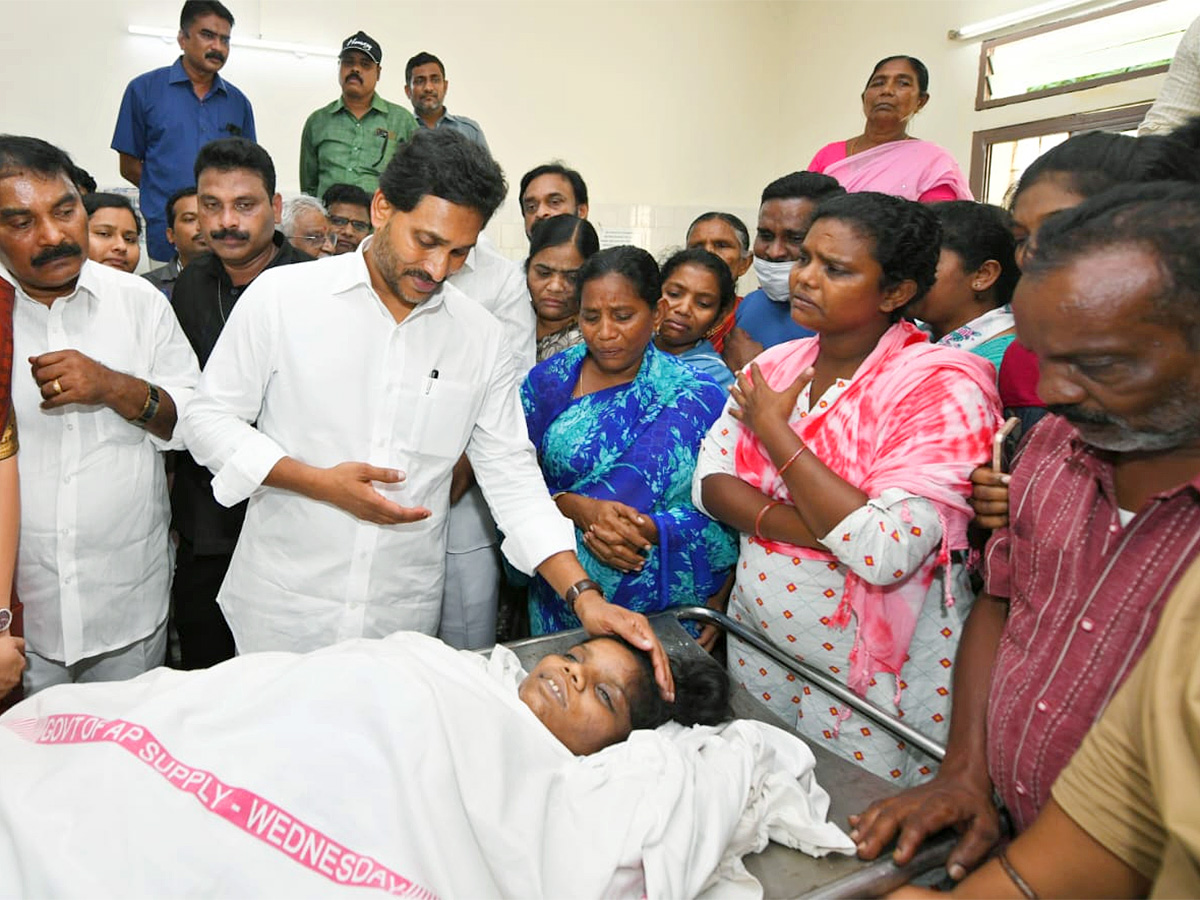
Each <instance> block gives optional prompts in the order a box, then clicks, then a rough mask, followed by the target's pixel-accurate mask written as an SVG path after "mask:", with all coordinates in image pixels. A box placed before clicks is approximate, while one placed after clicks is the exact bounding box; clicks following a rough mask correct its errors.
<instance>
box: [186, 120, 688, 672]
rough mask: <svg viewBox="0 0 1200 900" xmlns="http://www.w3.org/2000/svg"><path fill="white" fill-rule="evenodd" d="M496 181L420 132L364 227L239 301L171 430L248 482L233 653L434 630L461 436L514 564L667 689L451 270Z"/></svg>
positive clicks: (658, 654) (490, 334)
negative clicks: (564, 509) (557, 488)
mask: <svg viewBox="0 0 1200 900" xmlns="http://www.w3.org/2000/svg"><path fill="white" fill-rule="evenodd" d="M200 191H201V196H203V195H204V192H205V188H204V186H203V181H201V188H200ZM505 191H506V185H505V183H504V175H503V173H502V172H501V170H500V167H499V166H498V165H497V164H496V162H495V161H494V160H493V159H492V158H491V156H490V155H489V154H488V153H487V152H486V151H484V150H482V149H481V148H479V147H477V146H475V145H474V144H472V143H471V142H470V141H468V140H466V139H465V138H463V137H462V136H461V135H457V134H454V133H453V132H449V131H435V132H427V131H421V132H418V133H417V134H415V135H414V136H413V139H412V140H411V141H408V142H407V143H405V144H404V145H402V146H401V147H400V149H399V150H397V151H396V155H395V156H394V157H393V158H392V161H391V163H389V164H388V167H387V169H386V170H385V171H384V173H383V177H382V178H381V179H380V186H379V191H377V192H376V194H375V196H374V197H373V198H372V200H371V220H372V222H373V223H374V225H375V234H374V235H372V236H371V237H369V238H367V239H366V240H364V241H363V242H362V243H361V244H360V245H359V247H358V249H357V250H356V251H355V252H354V253H344V254H342V255H341V256H333V257H330V258H328V259H323V260H321V261H319V262H316V263H313V264H312V265H306V266H288V267H285V268H281V269H275V270H273V271H271V272H267V273H265V274H264V275H263V276H262V277H261V278H259V280H258V281H257V282H255V283H254V284H253V285H252V286H251V287H250V289H249V290H248V291H246V293H245V294H244V295H243V296H242V298H241V299H240V300H239V301H238V309H237V312H236V313H235V314H234V315H233V316H232V318H230V320H229V324H228V327H227V328H226V329H225V331H224V333H223V334H222V335H221V339H220V340H219V341H218V342H217V345H216V347H215V348H214V349H213V352H212V356H211V357H209V360H208V363H207V365H206V366H205V367H204V374H203V375H202V376H201V384H200V387H199V391H198V393H197V397H196V400H195V401H194V409H190V410H189V417H188V418H187V420H186V421H185V424H184V432H185V435H186V438H185V439H186V441H187V444H188V447H189V448H190V449H191V452H192V453H193V454H194V455H195V457H196V459H197V460H199V461H200V462H201V463H203V464H205V465H207V466H208V467H209V468H210V469H212V471H213V473H214V478H213V482H212V487H213V494H214V496H215V497H216V498H217V500H218V501H219V502H220V503H223V504H225V505H229V506H232V505H234V504H236V503H240V502H241V501H243V500H246V499H249V500H250V504H249V507H248V509H247V511H246V524H245V528H244V529H243V530H242V535H241V538H240V539H239V541H238V545H237V549H236V550H235V551H234V554H233V561H232V563H231V564H230V567H229V574H228V575H227V576H226V578H225V581H224V583H223V584H222V585H221V592H220V595H219V600H220V604H221V609H222V611H224V613H225V614H226V617H227V618H228V620H229V624H230V626H231V627H232V629H233V634H234V636H235V638H236V639H237V647H238V651H239V652H255V651H259V650H291V651H297V652H303V651H307V650H312V649H316V648H318V647H323V646H327V645H330V644H334V643H336V642H338V641H341V640H346V639H349V638H359V637H383V636H384V635H387V634H391V633H392V632H394V631H398V630H415V631H423V632H425V633H427V634H432V633H433V632H434V631H436V629H437V627H438V619H439V617H440V615H441V610H442V584H443V576H444V572H445V556H446V523H447V513H448V508H449V506H450V481H451V475H452V471H453V468H454V464H455V461H456V460H458V458H459V457H460V456H461V455H462V453H463V452H464V451H466V454H467V456H468V458H469V459H470V462H471V464H472V465H473V466H474V470H475V475H476V477H477V478H478V481H479V484H480V486H481V487H482V489H483V494H484V496H485V497H486V498H487V503H488V505H489V507H490V508H491V510H492V512H493V513H494V515H495V518H496V522H497V524H498V525H499V526H500V529H501V530H502V531H503V532H504V534H505V541H504V551H505V553H506V554H507V555H508V557H509V559H510V560H512V562H513V564H514V565H516V566H518V567H520V568H522V569H524V570H525V571H526V572H529V571H532V570H534V569H536V570H537V571H538V572H540V573H541V574H542V575H543V576H544V577H545V578H546V580H547V581H548V582H549V583H550V584H552V585H553V586H554V587H555V589H556V590H558V591H559V592H560V593H561V594H562V595H563V596H564V599H565V600H566V601H567V604H568V605H569V606H571V607H572V608H574V609H575V611H576V614H577V615H578V616H579V618H580V619H581V620H582V622H583V623H584V625H585V627H587V628H588V630H589V631H591V632H592V633H613V632H616V633H618V634H620V635H622V636H623V637H625V638H626V639H628V640H629V641H631V642H632V643H634V644H636V645H637V646H640V647H642V648H644V649H647V650H653V652H654V655H655V661H656V662H655V669H656V672H657V673H658V675H659V681H660V684H661V685H662V686H663V688H664V690H666V691H667V692H668V693H669V690H670V675H669V673H668V671H667V669H666V659H665V655H664V654H663V653H662V648H661V645H659V644H658V643H657V642H656V641H655V639H654V637H653V635H652V632H651V630H650V627H649V623H648V622H647V621H646V619H645V618H644V617H642V616H640V615H638V614H636V613H633V612H631V611H629V610H627V609H623V608H621V607H617V606H613V605H612V604H610V603H608V602H607V601H606V600H605V599H604V595H603V594H602V593H601V591H600V589H599V586H598V585H596V584H595V583H594V582H592V581H590V580H588V579H587V576H586V573H585V572H584V570H583V567H582V566H581V565H580V563H579V560H578V559H577V558H576V556H575V551H574V546H575V544H574V540H575V539H574V532H573V529H572V526H571V523H570V522H569V521H567V520H566V519H564V518H563V517H562V515H561V514H560V513H559V512H558V509H557V507H556V506H555V505H554V502H553V501H552V500H551V499H550V495H549V493H548V492H547V490H546V483H545V480H544V479H543V478H542V474H541V470H540V469H539V468H538V464H537V456H536V454H535V452H534V449H533V445H532V444H530V443H529V438H528V436H527V434H526V429H525V425H524V415H523V414H522V412H521V405H520V400H519V398H518V395H517V390H516V386H517V377H516V369H515V366H514V363H513V359H512V351H511V349H510V348H509V347H508V345H507V342H506V340H505V338H504V333H503V330H502V327H501V325H500V323H499V322H497V321H496V319H495V318H493V317H492V316H491V315H490V314H489V313H488V312H487V311H485V310H484V309H483V307H481V306H480V305H479V304H478V303H476V302H475V301H473V300H471V299H470V298H469V297H467V295H465V294H464V293H463V292H462V291H460V290H458V289H457V288H456V287H454V286H453V285H452V284H449V283H447V279H448V278H449V276H451V275H453V274H454V273H455V272H456V271H458V270H459V269H461V268H462V266H463V265H464V263H465V262H466V259H467V257H468V255H469V254H470V252H471V249H472V247H474V246H475V243H476V241H477V240H478V239H479V233H480V231H481V230H482V229H483V227H484V226H485V225H486V224H487V221H488V219H489V218H490V217H491V216H492V214H493V213H494V212H495V210H496V208H497V207H498V206H499V205H500V203H501V201H502V200H503V199H504V195H505ZM210 246H213V247H217V246H219V241H216V240H213V241H210ZM176 290H177V291H178V288H177V289H176Z"/></svg>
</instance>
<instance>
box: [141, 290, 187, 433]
mask: <svg viewBox="0 0 1200 900" xmlns="http://www.w3.org/2000/svg"><path fill="white" fill-rule="evenodd" d="M154 294H155V297H154V311H153V316H154V318H153V323H154V324H153V332H152V334H151V342H152V344H153V346H152V350H151V357H150V371H148V372H147V373H146V374H145V378H146V380H147V381H149V382H151V383H152V384H155V385H157V386H158V387H159V388H160V389H161V390H164V391H166V392H167V393H168V394H169V395H170V396H171V400H172V401H174V403H175V412H176V416H177V418H176V424H175V431H174V432H173V433H172V435H171V439H170V440H166V441H164V440H163V439H162V438H159V437H156V436H155V435H154V434H152V433H151V432H150V431H147V432H146V436H147V437H149V438H150V442H151V443H152V444H154V446H155V447H157V448H158V449H159V450H182V449H183V439H182V437H181V436H180V428H179V422H180V421H182V419H183V412H184V410H185V409H187V407H188V404H190V403H191V400H192V395H193V394H194V393H195V390H196V382H197V381H198V380H199V378H200V364H199V363H198V362H196V354H195V352H194V351H193V350H192V345H191V344H190V343H189V342H188V339H187V335H185V334H184V333H183V328H182V327H181V326H180V324H179V319H177V318H176V317H175V311H174V310H173V309H171V305H170V304H169V303H168V302H167V298H166V297H164V296H163V295H162V294H161V293H160V292H159V291H158V290H154Z"/></svg>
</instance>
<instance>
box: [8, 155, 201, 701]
mask: <svg viewBox="0 0 1200 900" xmlns="http://www.w3.org/2000/svg"><path fill="white" fill-rule="evenodd" d="M72 169H73V167H72V164H71V160H70V158H69V157H68V156H67V155H66V154H65V153H63V151H61V150H59V149H58V148H57V147H54V146H52V145H50V144H47V143H46V142H45V141H42V140H38V139H36V138H28V137H14V136H12V135H0V264H3V266H4V267H5V269H7V271H8V273H9V274H10V275H11V278H9V279H8V280H10V281H12V283H13V284H15V285H16V287H17V290H16V297H15V303H14V307H13V351H14V358H15V360H16V366H15V367H14V372H13V376H14V377H13V410H14V413H15V415H16V418H17V420H18V422H19V423H20V425H19V427H20V433H21V443H22V445H23V447H22V449H23V452H22V453H21V454H20V455H19V475H20V482H21V536H20V542H19V545H18V559H17V577H16V588H17V593H18V595H19V596H20V598H21V600H22V601H23V603H24V604H25V640H26V651H27V660H28V666H27V668H26V670H25V675H24V683H25V690H26V693H33V692H35V691H38V690H41V689H42V688H44V687H48V686H50V685H53V684H61V683H66V682H78V681H115V680H120V679H125V678H132V677H134V676H135V675H140V674H141V673H142V672H145V671H147V670H149V669H152V668H154V667H155V666H158V665H161V664H162V662H163V658H164V655H165V652H166V620H167V596H168V592H169V590H170V583H171V556H170V548H169V542H168V536H167V528H168V522H169V520H170V511H169V508H168V503H167V484H166V474H165V471H164V466H163V460H162V456H161V452H162V451H163V450H166V449H179V448H181V447H182V444H181V443H179V442H178V440H176V428H175V425H176V419H177V415H178V413H179V412H181V411H182V410H183V408H184V406H185V405H186V403H187V401H188V399H189V398H190V396H191V394H192V390H193V388H194V386H195V383H196V379H197V378H198V377H199V367H198V366H197V364H196V357H195V354H194V353H192V348H191V347H190V346H189V345H188V342H187V338H186V337H184V334H183V331H182V330H181V329H180V327H179V322H178V321H177V320H176V318H175V314H174V313H173V312H172V311H171V307H170V305H169V304H168V303H167V299H166V297H164V296H163V295H162V294H161V293H160V292H159V291H158V289H157V288H155V287H154V286H153V285H152V284H150V283H149V282H148V281H145V280H144V279H142V278H138V277H137V276H135V275H130V274H128V273H126V272H121V271H117V270H115V269H112V268H109V267H107V266H101V265H98V264H97V263H94V262H91V261H89V260H88V258H87V246H88V231H87V213H86V212H85V211H84V208H83V203H82V201H81V199H80V196H79V191H78V189H77V188H76V186H75V184H74V182H73V180H72ZM26 365H27V366H29V368H28V369H25V368H24V367H25V366H26ZM21 369H24V372H23V373H22V371H21ZM5 590H7V587H6V588H5Z"/></svg>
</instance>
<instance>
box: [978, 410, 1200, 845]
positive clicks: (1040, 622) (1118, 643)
mask: <svg viewBox="0 0 1200 900" xmlns="http://www.w3.org/2000/svg"><path fill="white" fill-rule="evenodd" d="M1009 504H1010V510H1011V516H1010V524H1009V526H1008V527H1007V528H1004V529H1001V530H999V531H997V532H996V534H995V535H994V536H993V538H992V540H991V542H990V543H989V544H988V548H987V555H986V562H985V566H986V582H985V586H986V590H987V591H988V593H990V594H992V595H993V596H996V597H1000V598H1007V599H1008V601H1009V614H1008V621H1007V624H1006V625H1005V627H1004V633H1003V634H1002V636H1001V638H1000V646H999V648H998V650H997V653H996V661H995V663H994V665H993V668H992V682H991V692H990V697H989V700H988V721H987V734H988V750H987V752H988V768H989V770H990V773H991V776H992V781H993V783H994V784H995V786H996V789H997V791H998V792H999V793H1000V796H1001V797H1002V798H1003V800H1004V804H1005V806H1007V808H1008V810H1009V812H1010V813H1011V814H1012V816H1013V820H1014V822H1015V823H1016V826H1017V829H1018V830H1023V829H1025V828H1027V827H1028V826H1029V825H1030V824H1031V823H1032V822H1033V820H1034V819H1035V818H1036V817H1037V813H1038V811H1039V810H1040V809H1041V808H1042V806H1044V805H1045V803H1046V801H1047V800H1048V799H1049V798H1050V788H1051V786H1052V785H1053V784H1054V780H1055V778H1056V777H1057V776H1058V773H1059V772H1060V771H1061V770H1062V768H1063V767H1064V766H1065V765H1066V763H1067V761H1068V760H1069V759H1070V758H1071V755H1072V754H1073V753H1074V752H1075V750H1076V748H1077V747H1078V746H1079V744H1080V742H1081V741H1082V740H1083V736H1084V734H1085V733H1086V732H1087V730H1088V728H1090V727H1091V725H1092V722H1093V721H1095V719H1096V718H1097V717H1098V716H1099V715H1100V713H1101V712H1102V711H1103V709H1104V707H1105V706H1106V705H1107V704H1108V702H1109V700H1110V699H1111V698H1112V695H1113V694H1114V693H1115V692H1116V690H1117V688H1118V687H1120V685H1121V683H1122V682H1123V681H1124V680H1125V677H1126V675H1128V674H1129V671H1130V670H1131V669H1132V667H1133V665H1134V664H1135V663H1136V662H1137V660H1138V658H1139V657H1140V656H1141V654H1142V651H1143V650H1144V649H1145V648H1146V645H1147V643H1148V642H1149V640H1150V638H1151V636H1152V635H1153V634H1154V628H1155V626H1156V624H1157V623H1158V616H1159V613H1160V612H1161V611H1162V607H1163V604H1164V603H1165V602H1166V598H1167V595H1168V594H1170V592H1171V589H1172V587H1174V585H1175V583H1176V582H1177V581H1178V580H1179V578H1180V577H1181V576H1182V575H1183V573H1184V571H1186V569H1187V567H1188V563H1189V562H1190V561H1191V560H1192V559H1194V558H1195V557H1196V556H1197V554H1198V553H1200V476H1198V477H1197V478H1195V479H1193V480H1192V481H1191V482H1188V483H1185V484H1180V485H1178V486H1176V487H1175V488H1172V489H1171V490H1169V491H1164V492H1162V493H1160V494H1157V495H1155V496H1154V497H1152V498H1151V499H1150V500H1148V501H1147V502H1146V504H1145V505H1144V506H1143V507H1142V508H1141V509H1140V510H1137V511H1136V515H1134V516H1133V517H1132V519H1127V524H1124V525H1122V516H1121V510H1120V509H1119V507H1118V505H1117V499H1116V488H1115V485H1114V481H1113V465H1112V462H1111V459H1110V457H1109V456H1108V455H1107V454H1104V453H1102V452H1100V451H1097V450H1096V449H1094V448H1092V447H1090V446H1088V445H1087V444H1085V443H1083V441H1082V440H1081V439H1080V437H1079V433H1078V432H1077V431H1076V430H1075V428H1074V427H1073V426H1072V425H1071V424H1070V423H1068V422H1067V421H1066V420H1064V419H1061V418H1059V417H1057V416H1048V417H1046V419H1045V421H1044V422H1043V423H1042V424H1040V425H1039V426H1038V427H1037V428H1036V429H1034V430H1033V431H1032V432H1030V435H1029V438H1028V440H1027V441H1026V443H1025V445H1024V447H1023V448H1022V449H1021V452H1020V453H1019V454H1018V456H1017V459H1016V462H1015V464H1014V467H1013V473H1012V483H1011V484H1010V486H1009Z"/></svg>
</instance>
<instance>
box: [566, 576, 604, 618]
mask: <svg viewBox="0 0 1200 900" xmlns="http://www.w3.org/2000/svg"><path fill="white" fill-rule="evenodd" d="M584 591H595V592H596V593H597V594H599V595H600V596H601V597H603V596H604V588H602V587H600V585H598V584H596V582H594V581H592V579H590V578H584V579H583V580H581V581H577V582H575V583H574V584H573V585H571V586H570V587H569V588H567V592H566V593H565V594H563V601H564V602H565V603H566V604H567V609H569V610H570V611H571V615H575V601H576V600H578V599H579V595H580V594H582V593H583V592H584Z"/></svg>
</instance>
